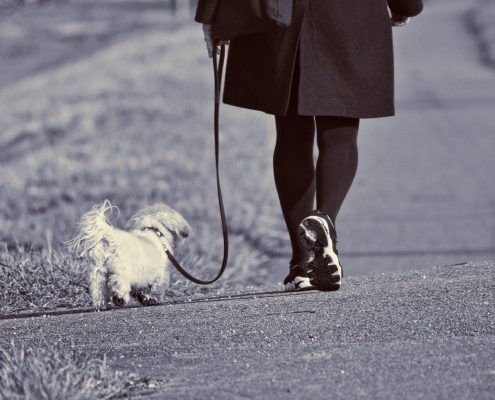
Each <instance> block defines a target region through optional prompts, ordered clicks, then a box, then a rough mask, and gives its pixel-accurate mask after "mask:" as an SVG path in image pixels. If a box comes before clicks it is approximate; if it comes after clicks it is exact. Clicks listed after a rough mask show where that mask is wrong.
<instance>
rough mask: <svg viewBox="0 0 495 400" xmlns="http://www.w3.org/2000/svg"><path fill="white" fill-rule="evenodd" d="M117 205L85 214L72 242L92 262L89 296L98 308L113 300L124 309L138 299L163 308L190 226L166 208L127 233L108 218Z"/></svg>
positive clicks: (140, 217) (148, 213) (147, 214)
mask: <svg viewBox="0 0 495 400" xmlns="http://www.w3.org/2000/svg"><path fill="white" fill-rule="evenodd" d="M113 207H114V206H112V205H111V204H110V202H109V201H108V200H105V201H104V202H103V204H101V205H97V206H94V207H93V209H92V210H90V211H89V212H87V213H86V214H84V215H83V216H82V218H81V221H80V223H79V229H78V232H77V234H76V236H75V237H74V238H73V239H71V240H70V241H69V242H67V244H68V246H69V247H70V248H71V250H72V251H73V252H74V254H76V255H77V256H79V257H87V258H88V259H89V260H90V261H91V264H92V265H91V269H90V271H89V291H90V294H91V298H92V300H93V304H94V306H95V307H96V308H97V309H100V308H104V307H106V306H107V305H108V304H109V301H110V300H111V301H112V302H113V303H114V304H115V305H116V306H123V305H125V304H126V303H127V302H128V301H129V299H130V297H131V296H132V297H135V298H136V299H137V300H138V301H139V302H140V303H141V304H143V305H154V304H158V303H159V302H160V300H161V295H162V294H163V293H164V291H165V289H166V288H167V287H168V284H169V271H168V265H169V259H168V256H167V254H166V253H165V250H166V249H168V250H169V251H170V252H171V253H172V251H173V249H174V248H175V247H176V245H177V244H178V243H179V242H180V241H182V239H183V238H186V237H187V236H188V235H189V231H190V229H191V228H190V226H189V224H188V223H187V221H186V220H185V219H184V218H183V217H182V215H180V214H179V213H178V212H177V211H175V210H173V209H172V208H170V207H168V206H167V205H165V204H155V205H152V206H148V207H144V208H142V209H141V210H139V211H138V212H136V213H135V214H134V215H133V216H132V217H131V218H130V219H129V221H128V222H127V224H126V227H125V229H126V230H125V231H124V230H121V229H117V228H115V227H113V226H112V225H111V224H110V223H109V222H108V221H107V218H106V216H105V213H106V212H107V211H108V210H111V209H112V208H113Z"/></svg>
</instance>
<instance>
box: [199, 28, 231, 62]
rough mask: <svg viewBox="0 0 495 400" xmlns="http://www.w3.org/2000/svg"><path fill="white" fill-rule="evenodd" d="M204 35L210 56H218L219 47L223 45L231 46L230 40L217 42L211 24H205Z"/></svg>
mask: <svg viewBox="0 0 495 400" xmlns="http://www.w3.org/2000/svg"><path fill="white" fill-rule="evenodd" d="M203 33H204V34H205V42H206V47H207V49H208V56H209V57H210V58H211V57H213V53H215V54H218V46H221V45H222V44H226V45H229V44H230V42H229V41H228V40H217V39H215V38H214V37H213V34H212V29H211V25H210V24H203Z"/></svg>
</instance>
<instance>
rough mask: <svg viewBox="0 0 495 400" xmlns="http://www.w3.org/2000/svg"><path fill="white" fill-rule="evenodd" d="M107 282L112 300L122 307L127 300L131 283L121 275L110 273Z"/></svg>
mask: <svg viewBox="0 0 495 400" xmlns="http://www.w3.org/2000/svg"><path fill="white" fill-rule="evenodd" d="M108 284H109V287H110V290H111V292H112V301H113V304H115V305H116V306H118V307H122V306H124V305H126V304H127V303H128V302H129V299H130V292H131V285H130V284H129V282H128V281H127V280H126V279H124V278H123V277H122V276H121V275H116V274H112V275H111V276H110V277H109V279H108Z"/></svg>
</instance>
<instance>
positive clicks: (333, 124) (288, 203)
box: [273, 113, 359, 264]
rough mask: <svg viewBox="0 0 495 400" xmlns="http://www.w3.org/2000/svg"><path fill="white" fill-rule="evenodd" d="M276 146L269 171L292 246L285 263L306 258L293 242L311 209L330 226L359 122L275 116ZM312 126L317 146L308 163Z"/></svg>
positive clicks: (346, 181) (352, 160)
mask: <svg viewBox="0 0 495 400" xmlns="http://www.w3.org/2000/svg"><path fill="white" fill-rule="evenodd" d="M275 119H276V126H277V142H276V145H275V151H274V155H273V169H274V175H275V184H276V187H277V192H278V197H279V199H280V205H281V207H282V212H283V214H284V219H285V222H286V224H287V228H288V231H289V236H290V240H291V244H292V260H291V263H292V264H294V263H297V262H300V261H302V260H303V259H304V258H306V256H307V254H306V251H305V250H304V249H303V247H302V246H301V244H300V243H299V239H298V235H297V232H298V226H299V223H300V222H301V220H302V219H303V218H304V217H306V216H307V214H308V213H309V212H311V211H312V210H313V208H314V199H315V195H316V208H317V209H318V210H320V211H323V212H325V213H327V214H328V215H329V216H330V218H331V219H332V221H333V222H334V223H335V219H336V217H337V214H338V212H339V210H340V207H341V206H342V203H343V201H344V198H345V197H346V195H347V192H348V191H349V189H350V187H351V184H352V181H353V180H354V176H355V175H356V170H357V163H358V149H357V134H358V128H359V119H356V118H343V117H331V116H316V117H311V116H302V115H297V114H295V113H289V114H288V115H287V116H283V117H282V116H276V117H275ZM315 125H316V133H317V143H318V150H319V154H318V161H317V163H316V170H315V166H314V163H313V143H314V136H315Z"/></svg>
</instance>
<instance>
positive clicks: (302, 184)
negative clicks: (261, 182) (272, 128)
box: [273, 114, 315, 265]
mask: <svg viewBox="0 0 495 400" xmlns="http://www.w3.org/2000/svg"><path fill="white" fill-rule="evenodd" d="M275 120H276V126H277V141H276V145H275V151H274V154H273V171H274V175H275V185H276V187H277V192H278V197H279V200H280V205H281V207H282V212H283V214H284V219H285V223H286V224H287V229H288V231H289V236H290V240H291V244H292V260H291V265H292V264H297V263H299V262H301V261H303V260H304V259H305V258H307V250H305V249H304V247H303V246H302V245H301V243H300V239H299V236H298V227H299V223H300V222H301V220H302V219H303V218H304V217H306V215H307V214H308V213H309V212H311V210H313V208H314V198H315V179H314V178H315V168H314V163H313V143H314V131H315V123H314V118H313V117H308V116H301V115H294V114H291V115H287V116H284V117H282V116H277V117H275Z"/></svg>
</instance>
